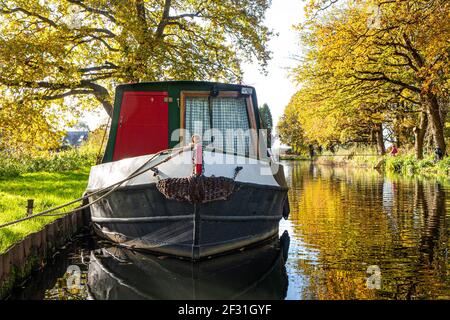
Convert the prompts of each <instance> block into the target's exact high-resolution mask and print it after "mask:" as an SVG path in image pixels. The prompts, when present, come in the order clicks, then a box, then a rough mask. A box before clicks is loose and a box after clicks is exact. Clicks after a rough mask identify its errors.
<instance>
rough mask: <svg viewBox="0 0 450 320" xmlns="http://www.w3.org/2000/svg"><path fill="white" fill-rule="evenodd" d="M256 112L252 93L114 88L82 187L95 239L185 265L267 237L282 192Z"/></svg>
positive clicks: (221, 87)
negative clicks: (102, 145) (98, 153)
mask: <svg viewBox="0 0 450 320" xmlns="http://www.w3.org/2000/svg"><path fill="white" fill-rule="evenodd" d="M257 106H258V102H257V97H256V91H255V89H254V88H253V87H249V86H243V85H233V84H223V83H214V82H200V81H170V82H151V83H135V84H125V85H119V86H118V87H117V88H116V94H115V101H114V112H113V116H112V120H111V128H110V133H109V138H108V142H107V145H106V150H105V154H104V156H103V160H102V163H100V164H98V165H96V166H93V167H92V168H91V171H90V176H89V182H88V187H87V190H86V194H87V195H88V201H89V203H90V211H91V217H92V222H93V225H94V228H95V230H96V232H97V233H98V234H99V235H101V236H102V237H104V238H107V239H109V240H112V241H113V242H116V243H118V244H120V246H124V247H128V248H133V249H141V250H148V251H153V252H156V253H159V254H164V255H174V256H179V257H183V258H188V259H192V260H199V259H202V258H207V257H210V256H214V255H217V254H222V253H225V252H228V251H233V250H237V249H240V248H243V247H246V246H249V245H252V244H255V243H257V242H260V241H263V240H266V239H268V238H271V237H275V236H277V235H278V225H279V221H280V219H281V218H282V217H284V218H287V217H288V214H289V202H288V199H287V191H288V187H287V185H286V181H285V177H284V172H283V167H282V166H281V165H280V164H278V163H277V161H276V159H274V157H273V156H272V155H271V153H270V149H268V148H267V143H266V142H267V137H266V136H265V135H264V134H262V133H261V132H263V129H264V128H262V124H261V123H262V122H261V119H260V115H259V112H258V107H257ZM110 186H114V188H113V189H111V188H110V189H107V188H108V187H110ZM104 190H107V191H104Z"/></svg>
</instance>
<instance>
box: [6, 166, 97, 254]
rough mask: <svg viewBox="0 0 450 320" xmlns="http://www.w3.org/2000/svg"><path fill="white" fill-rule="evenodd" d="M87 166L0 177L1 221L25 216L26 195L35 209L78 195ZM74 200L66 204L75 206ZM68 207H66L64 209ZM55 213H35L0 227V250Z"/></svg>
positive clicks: (41, 208) (43, 222)
mask: <svg viewBox="0 0 450 320" xmlns="http://www.w3.org/2000/svg"><path fill="white" fill-rule="evenodd" d="M88 177H89V168H85V169H80V170H73V171H66V172H57V173H54V172H33V173H24V174H22V175H20V176H18V177H13V178H0V224H2V223H5V222H9V221H12V220H16V219H19V218H23V217H24V216H26V206H27V199H34V211H33V212H34V213H37V212H40V211H43V210H46V209H49V208H51V207H54V206H57V205H61V204H63V203H66V202H68V201H70V200H73V199H76V198H78V197H80V196H81V195H82V194H83V192H84V190H85V188H86V185H87V180H88ZM76 206H78V204H74V205H72V206H71V207H68V209H69V208H74V207H76ZM65 210H67V209H65ZM57 218H58V216H51V217H38V218H35V219H31V220H27V221H23V222H20V223H18V224H15V225H12V226H10V227H6V228H3V229H0V253H2V252H4V251H5V250H6V249H7V248H9V247H10V246H11V245H12V244H13V243H15V242H17V241H20V240H21V239H23V238H24V237H25V236H26V235H28V234H30V233H33V232H36V231H38V230H40V229H42V228H43V227H44V226H45V225H46V224H47V223H49V222H50V221H52V220H55V219H57Z"/></svg>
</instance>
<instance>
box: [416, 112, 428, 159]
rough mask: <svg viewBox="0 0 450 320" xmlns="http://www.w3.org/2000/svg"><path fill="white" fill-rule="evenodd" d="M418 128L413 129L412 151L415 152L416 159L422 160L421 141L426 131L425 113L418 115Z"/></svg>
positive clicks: (426, 120) (426, 119)
mask: <svg viewBox="0 0 450 320" xmlns="http://www.w3.org/2000/svg"><path fill="white" fill-rule="evenodd" d="M419 117H420V119H419V126H418V127H414V137H415V141H414V150H415V152H416V159H417V160H422V159H423V140H424V137H425V131H426V130H427V125H428V117H427V114H426V113H425V112H421V113H420V116H419Z"/></svg>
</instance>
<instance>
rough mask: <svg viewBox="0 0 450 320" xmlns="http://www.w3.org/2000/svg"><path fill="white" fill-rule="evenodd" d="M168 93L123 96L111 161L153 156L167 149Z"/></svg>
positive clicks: (127, 93) (128, 94) (138, 93)
mask: <svg viewBox="0 0 450 320" xmlns="http://www.w3.org/2000/svg"><path fill="white" fill-rule="evenodd" d="M166 97H167V92H145V91H144V92H131V91H128V92H124V94H123V97H122V104H121V106H120V116H119V122H118V125H117V134H116V143H115V147H114V155H113V160H114V161H116V160H120V159H124V158H129V157H136V156H141V155H146V154H152V153H156V152H158V151H161V150H164V149H167V148H168V144H169V119H168V118H169V106H168V102H167V99H165V98H166Z"/></svg>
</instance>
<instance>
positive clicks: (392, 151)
mask: <svg viewBox="0 0 450 320" xmlns="http://www.w3.org/2000/svg"><path fill="white" fill-rule="evenodd" d="M397 153H398V149H397V147H396V146H395V144H394V145H393V146H392V149H391V153H390V154H391V156H393V157H395V156H396V155H397Z"/></svg>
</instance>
